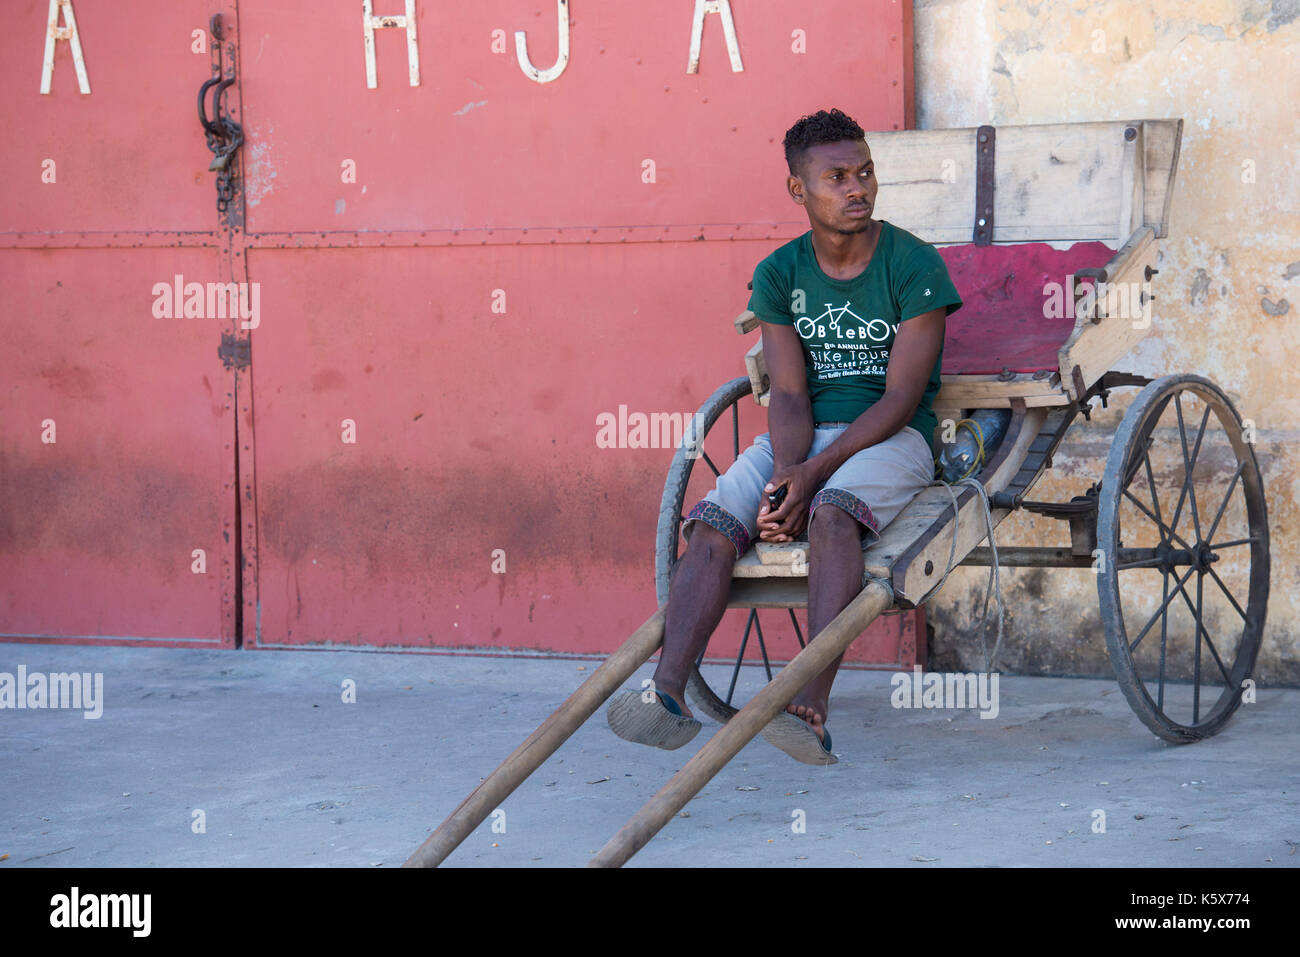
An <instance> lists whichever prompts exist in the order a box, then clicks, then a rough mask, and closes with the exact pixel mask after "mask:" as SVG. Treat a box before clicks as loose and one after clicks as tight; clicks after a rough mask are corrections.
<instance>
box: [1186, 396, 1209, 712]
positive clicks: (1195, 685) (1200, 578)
mask: <svg viewBox="0 0 1300 957" xmlns="http://www.w3.org/2000/svg"><path fill="white" fill-rule="evenodd" d="M1205 411H1206V412H1209V411H1210V410H1209V409H1208V408H1207V409H1206V410H1205ZM1192 514H1193V515H1195V514H1196V499H1195V498H1193V499H1192ZM1204 582H1205V575H1204V574H1198V575H1197V576H1196V610H1195V611H1193V612H1192V615H1193V619H1194V620H1195V622H1196V658H1195V664H1194V665H1192V724H1200V723H1201V586H1202V584H1203V583H1204ZM1183 598H1184V600H1186V598H1187V592H1185V591H1184V592H1183ZM1188 604H1191V602H1188Z"/></svg>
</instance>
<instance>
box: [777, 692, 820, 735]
mask: <svg viewBox="0 0 1300 957" xmlns="http://www.w3.org/2000/svg"><path fill="white" fill-rule="evenodd" d="M785 710H786V712H787V713H788V714H792V715H794V716H795V717H796V718H799V719H800V720H802V721H805V722H807V723H808V724H809V725H810V726H811V727H812V729H813V731H815V732H816V733H817V740H819V741H825V740H826V729H825V727H824V723H825V721H826V711H827V708H826V705H825V704H811V705H810V704H799V703H798V702H796V701H792V702H790V704H789V705H787V706H786V709H785Z"/></svg>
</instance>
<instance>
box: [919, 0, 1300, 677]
mask: <svg viewBox="0 0 1300 957" xmlns="http://www.w3.org/2000/svg"><path fill="white" fill-rule="evenodd" d="M915 37H916V60H915V65H916V106H917V125H918V126H919V127H921V128H922V129H930V128H945V127H968V126H977V125H979V124H982V123H990V124H993V125H1009V124H1023V123H1061V122H1078V121H1090V120H1118V119H1141V118H1164V117H1179V116H1181V117H1182V118H1183V119H1184V127H1183V143H1182V156H1181V160H1180V163H1179V169H1178V176H1177V182H1176V185H1175V192H1174V202H1173V210H1172V213H1171V225H1170V235H1169V238H1168V239H1166V240H1164V241H1163V242H1162V252H1161V257H1162V258H1161V262H1160V273H1161V275H1160V280H1159V285H1158V286H1157V287H1156V294H1157V297H1158V301H1157V304H1156V309H1155V314H1154V322H1155V327H1154V329H1153V330H1152V332H1151V334H1150V335H1149V336H1148V337H1147V338H1146V340H1145V341H1144V342H1143V343H1142V344H1141V346H1140V347H1139V349H1138V350H1136V351H1135V352H1134V353H1133V354H1131V356H1130V357H1129V360H1128V361H1127V362H1124V363H1120V364H1118V365H1117V368H1120V369H1124V370H1126V371H1132V372H1137V373H1140V374H1143V375H1147V376H1152V377H1156V376H1161V375H1167V374H1171V373H1178V372H1196V373H1199V374H1202V375H1205V376H1207V377H1209V378H1210V379H1212V380H1214V381H1215V382H1216V383H1218V384H1219V385H1220V386H1221V387H1222V388H1224V389H1225V391H1226V392H1227V393H1228V395H1229V396H1230V397H1231V398H1232V400H1233V402H1234V404H1236V406H1237V408H1238V411H1239V412H1240V413H1241V415H1242V416H1243V417H1244V418H1250V419H1254V420H1255V422H1256V424H1257V427H1258V440H1257V443H1256V447H1255V451H1256V455H1257V457H1258V459H1259V461H1260V466H1261V468H1262V470H1263V473H1264V482H1265V490H1266V495H1267V502H1268V516H1269V527H1270V536H1271V555H1272V581H1271V587H1270V598H1269V609H1268V623H1267V627H1266V631H1265V636H1264V642H1263V646H1262V648H1261V650H1260V655H1259V660H1258V666H1257V671H1256V674H1257V677H1258V678H1259V680H1260V681H1261V682H1263V683H1276V682H1284V683H1287V684H1300V598H1298V597H1297V596H1298V595H1300V589H1298V588H1297V578H1298V577H1300V573H1298V572H1297V569H1300V510H1298V509H1297V504H1296V503H1297V500H1300V468H1297V464H1296V463H1297V458H1298V456H1297V454H1296V448H1297V441H1298V440H1300V427H1298V423H1300V374H1298V373H1297V371H1296V363H1297V360H1300V176H1298V175H1297V156H1296V151H1297V148H1298V144H1300V0H1273V2H1267V0H1150V2H1144V3H1133V2H1131V0H1124V2H1120V0H1110V2H1102V3H1094V2H1083V0H1038V2H1034V0H915ZM1252 169H1253V174H1254V175H1253V180H1254V181H1253V182H1251V181H1250V179H1251V175H1250V173H1251V171H1252ZM1133 395H1136V390H1132V389H1126V390H1122V391H1121V392H1119V393H1116V395H1115V398H1116V399H1118V400H1119V401H1118V402H1116V401H1112V402H1111V403H1110V404H1111V409H1110V410H1108V411H1106V412H1104V413H1102V414H1101V415H1098V414H1097V413H1094V414H1093V416H1092V422H1091V423H1088V422H1084V421H1083V420H1082V419H1080V420H1078V422H1077V424H1076V425H1075V426H1073V427H1072V428H1071V432H1070V433H1069V435H1068V437H1067V439H1066V440H1065V442H1064V444H1063V445H1062V448H1061V452H1060V454H1058V455H1057V457H1056V460H1055V463H1054V467H1053V468H1052V469H1051V470H1050V471H1049V472H1047V474H1046V475H1045V476H1044V478H1043V480H1041V481H1040V483H1039V484H1038V485H1037V486H1035V489H1034V492H1033V495H1032V497H1033V498H1035V499H1038V500H1047V501H1065V500H1068V499H1069V498H1070V497H1071V496H1072V495H1077V494H1081V493H1082V492H1083V491H1084V490H1085V489H1086V488H1087V487H1088V485H1089V484H1090V483H1091V482H1092V481H1094V480H1096V479H1099V478H1100V477H1101V475H1102V472H1103V470H1104V461H1105V455H1106V453H1107V451H1108V449H1109V446H1110V440H1111V437H1112V435H1113V432H1114V429H1115V427H1116V426H1117V425H1118V423H1119V419H1120V415H1121V414H1122V411H1123V409H1124V408H1125V407H1126V406H1127V405H1128V403H1129V401H1130V400H1131V397H1132V396H1133ZM998 541H999V542H1005V543H1007V544H1012V543H1014V544H1017V545H1059V544H1063V543H1068V541H1069V533H1068V526H1067V525H1066V524H1065V523H1062V522H1057V521H1055V520H1053V519H1047V518H1042V517H1036V516H1032V515H1029V514H1026V513H1015V514H1013V515H1012V516H1011V517H1009V518H1008V519H1007V520H1006V522H1004V523H1003V525H1002V526H1001V527H1000V529H999V534H998ZM987 580H988V572H987V570H985V569H967V568H961V569H957V570H955V571H954V572H953V573H952V575H951V577H950V578H949V579H948V583H947V585H945V587H944V589H943V591H942V592H941V593H940V594H939V595H937V596H936V597H935V598H934V599H933V600H932V601H931V603H930V606H929V607H930V613H931V621H932V622H933V623H934V626H935V632H936V634H935V641H934V647H933V648H932V649H931V651H932V661H933V662H934V664H935V665H936V666H937V667H941V668H978V667H982V660H983V659H982V656H981V653H980V642H979V636H978V630H977V628H976V627H975V626H974V623H975V621H976V620H977V616H978V614H979V612H980V605H981V601H982V598H983V595H984V590H985V587H986V583H987ZM1001 580H1002V591H1003V597H1004V600H1005V603H1006V615H1007V616H1006V631H1005V637H1004V639H1003V652H1002V654H1001V656H1000V661H1001V662H1002V663H1003V665H1004V667H1006V668H1009V669H1011V670H1015V671H1022V672H1027V673H1073V674H1099V675H1101V674H1108V673H1110V665H1109V661H1108V659H1107V657H1106V647H1105V641H1104V638H1103V633H1102V630H1101V623H1100V619H1099V614H1098V600H1097V589H1096V581H1095V578H1094V576H1093V574H1092V573H1091V572H1090V571H1088V570H1077V569H1048V570H1043V569H1004V570H1003V572H1002V577H1001ZM989 634H990V637H989V639H988V641H989V645H990V647H991V646H992V642H993V639H992V634H993V630H992V629H991V630H990V632H989Z"/></svg>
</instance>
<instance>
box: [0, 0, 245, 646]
mask: <svg viewBox="0 0 1300 957" xmlns="http://www.w3.org/2000/svg"><path fill="white" fill-rule="evenodd" d="M210 6H211V5H210V4H209V3H207V2H203V0H183V2H175V3H168V4H164V5H155V6H152V7H151V8H150V9H149V10H148V11H147V13H146V11H144V10H140V11H138V12H137V11H134V10H133V11H130V12H129V13H126V12H124V11H123V10H122V9H121V8H119V7H117V6H115V5H111V4H99V3H86V2H82V3H78V4H76V5H75V14H73V22H71V23H70V22H69V19H68V17H69V13H68V12H66V11H69V10H70V9H72V8H71V7H70V6H68V7H63V6H62V5H60V4H48V5H47V4H45V3H35V2H33V3H27V4H22V5H14V6H11V7H8V8H6V10H5V13H4V21H5V24H4V27H5V28H4V30H3V31H0V88H3V89H4V91H5V92H4V96H3V97H2V98H0V127H3V129H4V131H5V145H4V149H3V154H2V156H0V170H2V172H3V176H2V178H0V181H2V183H3V185H2V186H0V190H3V194H2V195H3V203H0V230H2V232H0V283H2V285H3V290H4V303H5V305H4V312H3V319H2V320H0V335H2V336H3V345H4V353H5V366H6V368H5V373H4V385H3V395H4V400H3V403H2V404H0V406H2V408H3V416H0V581H2V582H3V586H2V587H0V636H2V637H4V638H7V639H10V640H40V641H66V640H72V641H111V642H115V643H163V644H186V645H196V644H197V645H214V646H223V647H230V646H233V644H234V642H235V635H236V613H235V580H234V568H235V554H236V553H235V546H236V538H237V536H236V529H235V497H234V482H235V476H234V414H233V407H234V401H233V394H234V392H235V388H236V387H235V382H234V376H233V374H232V373H231V372H230V371H229V370H227V369H226V368H224V366H223V363H222V361H221V360H220V358H219V357H218V354H217V351H218V347H219V345H220V342H221V335H222V333H223V332H228V331H229V330H230V329H231V328H232V327H231V324H230V323H228V322H223V321H221V320H217V319H208V318H197V317H196V318H185V317H184V308H183V303H182V305H181V310H180V315H175V314H173V315H172V317H170V318H168V317H167V316H166V313H167V310H166V309H164V308H163V305H164V304H163V303H161V302H160V300H161V298H163V296H162V293H161V292H155V288H158V289H162V288H164V287H173V288H174V284H175V283H176V282H177V281H178V277H181V278H180V279H179V281H180V282H181V288H182V291H184V289H185V285H186V284H188V283H200V284H203V285H204V286H205V287H206V284H207V283H209V282H217V281H222V280H224V279H228V278H229V275H228V263H223V259H228V257H223V256H222V253H221V244H222V240H223V231H222V229H221V228H219V226H218V225H217V214H216V208H215V202H214V194H213V188H212V183H211V178H212V176H211V174H209V173H206V172H205V168H206V167H207V165H208V162H209V160H211V158H212V157H211V154H209V153H208V151H207V149H206V148H205V146H204V141H203V138H202V136H201V134H200V133H199V132H198V130H199V127H198V120H197V117H196V116H195V97H194V94H195V92H196V91H197V89H198V86H199V83H200V82H201V81H202V80H203V79H204V77H205V76H207V75H208V74H209V72H210V70H212V69H213V66H212V64H213V62H214V58H215V55H216V51H214V50H212V49H210V48H209V47H208V46H207V45H206V44H205V43H200V42H199V40H196V38H195V37H194V36H193V35H192V31H194V30H196V29H197V30H202V29H203V28H204V27H205V25H206V23H207V20H208V14H209V10H208V8H209V7H210ZM51 12H53V13H54V14H55V16H56V23H55V29H54V30H53V31H51V30H50V29H49V24H48V21H47V17H48V16H49V14H50V13H51ZM74 25H75V30H74V29H73V27H74ZM47 38H48V39H47ZM74 50H77V51H78V55H76V56H74ZM43 58H44V59H43ZM78 61H79V62H78ZM47 63H48V67H47V66H46V64H47ZM47 74H48V84H46V83H45V79H46V75H47ZM79 74H81V76H79ZM83 78H84V79H83ZM46 85H47V86H48V92H42V87H43V86H46ZM167 298H170V296H169V297H167ZM160 313H161V314H162V315H160Z"/></svg>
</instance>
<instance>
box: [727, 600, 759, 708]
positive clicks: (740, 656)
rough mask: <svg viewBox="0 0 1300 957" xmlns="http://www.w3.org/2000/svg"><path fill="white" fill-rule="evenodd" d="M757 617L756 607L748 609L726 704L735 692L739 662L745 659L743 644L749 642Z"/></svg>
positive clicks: (738, 674)
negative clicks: (747, 617) (747, 618)
mask: <svg viewBox="0 0 1300 957" xmlns="http://www.w3.org/2000/svg"><path fill="white" fill-rule="evenodd" d="M757 617H758V612H757V609H754V608H751V609H749V621H747V622H745V637H744V638H742V639H741V640H740V654H738V655H736V667H735V668H733V669H732V671H731V684H730V685H729V686H728V687H727V704H728V705H730V704H731V698H732V695H734V694H735V693H736V679H737V678H739V677H740V663H741V662H742V661H744V660H745V646H746V645H748V644H749V630H750V629H751V628H753V627H754V619H755V618H757Z"/></svg>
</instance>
